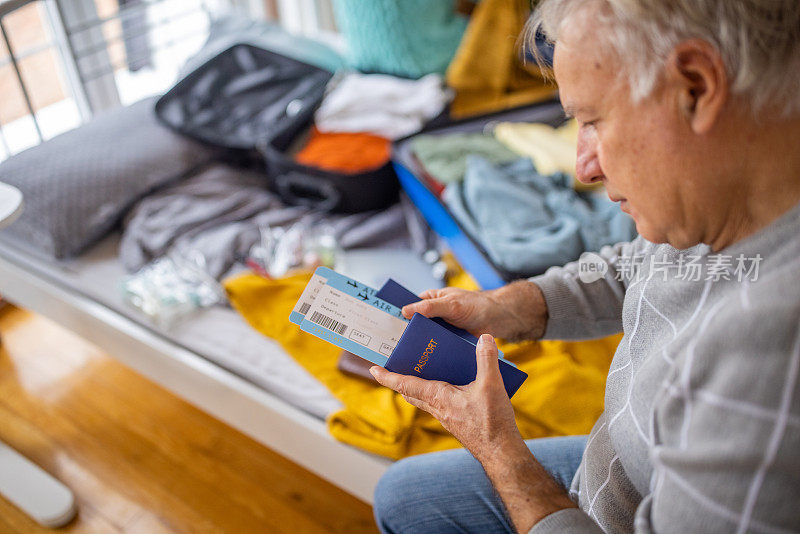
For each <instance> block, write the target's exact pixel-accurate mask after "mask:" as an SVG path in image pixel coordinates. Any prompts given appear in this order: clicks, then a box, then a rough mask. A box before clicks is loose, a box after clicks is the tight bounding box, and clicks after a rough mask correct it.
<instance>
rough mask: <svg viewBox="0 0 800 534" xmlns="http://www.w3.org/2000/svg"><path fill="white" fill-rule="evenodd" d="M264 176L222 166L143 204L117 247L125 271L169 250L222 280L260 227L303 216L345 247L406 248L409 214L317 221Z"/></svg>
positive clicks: (404, 210) (392, 211)
mask: <svg viewBox="0 0 800 534" xmlns="http://www.w3.org/2000/svg"><path fill="white" fill-rule="evenodd" d="M265 183H266V182H265V179H264V177H263V176H261V175H259V174H256V173H253V172H248V171H242V170H240V169H237V168H234V167H230V166H227V165H224V164H214V165H211V166H209V167H207V168H206V169H204V170H203V171H202V172H200V173H198V174H197V175H195V176H193V177H191V178H189V179H187V180H184V181H182V182H181V183H179V184H176V185H174V186H171V187H168V188H166V189H164V190H162V191H159V192H157V193H155V194H152V195H150V196H148V197H146V198H145V199H143V200H141V201H140V202H139V203H138V204H137V205H136V206H135V207H134V208H133V209H132V210H131V211H130V212H129V214H128V216H127V217H126V219H125V222H124V232H123V236H122V241H121V243H120V259H121V260H122V263H123V265H124V266H125V268H126V269H127V270H129V271H131V272H133V271H136V270H138V269H140V268H141V267H143V266H144V265H145V264H147V263H148V262H149V261H151V260H153V259H155V258H157V257H159V256H163V255H164V254H166V253H167V252H169V251H176V252H178V253H180V254H188V253H192V254H196V253H198V252H199V253H201V254H202V256H203V257H204V259H205V264H206V268H207V271H208V273H209V274H211V275H212V276H214V277H215V278H221V277H223V276H224V275H225V274H226V273H228V272H229V271H230V270H231V268H232V267H233V266H234V265H235V264H236V260H237V258H238V257H240V256H241V255H244V254H246V253H247V252H248V251H249V250H250V248H251V247H252V246H253V245H254V244H255V243H257V242H258V241H259V239H260V233H259V228H260V227H265V226H269V227H279V226H286V225H289V224H292V223H294V222H296V221H298V220H300V219H301V218H302V217H304V216H312V217H317V218H319V219H322V218H324V219H325V220H326V221H327V222H329V223H330V224H332V225H333V227H334V230H335V235H336V237H337V239H338V242H339V244H340V245H341V246H342V247H344V248H356V247H387V246H388V247H392V246H397V247H408V246H411V247H412V248H414V249H417V248H419V247H418V245H417V244H416V243H411V242H410V241H411V240H410V238H409V227H408V224H407V215H408V211H409V210H408V207H407V206H404V205H402V204H397V205H395V206H393V207H391V208H389V209H386V210H383V211H380V212H367V213H359V214H355V215H337V216H332V215H325V216H324V215H322V214H316V215H315V214H312V213H311V210H310V209H309V208H305V207H297V206H286V205H284V204H283V203H282V202H281V201H280V200H279V199H278V197H277V196H276V195H274V194H273V193H272V192H270V191H268V190H267V189H266V187H265Z"/></svg>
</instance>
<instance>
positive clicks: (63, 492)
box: [0, 182, 77, 528]
mask: <svg viewBox="0 0 800 534" xmlns="http://www.w3.org/2000/svg"><path fill="white" fill-rule="evenodd" d="M22 209H23V202H22V193H21V192H20V191H19V189H17V188H16V187H12V186H10V185H8V184H4V183H2V182H0V228H3V227H5V226H8V225H9V224H11V223H12V222H14V220H15V219H16V218H17V217H19V215H20V214H21V213H22ZM0 495H2V496H3V497H5V498H6V499H7V500H8V501H9V502H11V503H12V504H14V505H15V506H17V507H18V508H19V509H20V510H22V511H23V512H25V513H26V514H28V515H29V516H30V517H31V518H33V519H34V520H35V521H36V522H37V523H39V524H41V525H44V526H45V527H52V528H55V527H60V526H62V525H65V524H67V523H69V521H71V520H72V518H73V517H75V513H76V511H77V507H76V506H75V496H74V495H73V494H72V492H71V491H70V490H69V488H67V487H66V486H65V485H64V484H62V483H61V482H59V481H58V480H56V479H55V478H53V477H52V476H50V475H49V474H48V473H47V472H45V471H44V470H43V469H42V468H41V467H39V466H38V465H36V464H34V463H33V462H31V461H30V460H28V459H27V458H25V457H24V456H22V455H21V454H20V453H18V452H17V451H15V450H14V449H12V448H11V447H9V446H8V445H6V444H5V443H3V442H2V441H0Z"/></svg>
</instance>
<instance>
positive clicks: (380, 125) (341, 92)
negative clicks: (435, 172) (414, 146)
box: [314, 73, 451, 140]
mask: <svg viewBox="0 0 800 534" xmlns="http://www.w3.org/2000/svg"><path fill="white" fill-rule="evenodd" d="M331 83H332V84H334V85H332V89H331V90H330V92H329V93H328V94H326V95H325V98H324V99H323V100H322V104H321V105H320V107H319V109H317V112H316V113H315V115H314V122H315V125H316V127H317V128H318V129H319V131H320V132H325V133H327V132H365V133H371V134H374V135H378V136H381V137H385V138H387V139H392V140H394V139H399V138H401V137H405V136H407V135H411V134H413V133H415V132H418V131H419V130H420V129H422V127H423V126H424V125H425V123H426V122H428V121H429V120H431V119H432V118H434V117H436V116H437V115H438V114H439V113H441V112H442V110H443V109H444V107H445V106H446V105H447V103H448V102H449V100H450V98H451V95H450V92H449V91H448V90H446V89H445V88H444V86H443V82H442V77H441V76H439V75H437V74H430V75H428V76H425V77H424V78H421V79H419V80H404V79H402V78H397V77H394V76H388V75H384V74H359V73H349V74H345V75H344V76H343V77H342V78H341V79H339V80H338V81H337V80H334V81H332V82H331Z"/></svg>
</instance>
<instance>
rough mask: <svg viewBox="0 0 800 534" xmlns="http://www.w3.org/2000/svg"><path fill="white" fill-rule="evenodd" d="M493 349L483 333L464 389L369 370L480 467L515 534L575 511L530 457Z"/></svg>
mask: <svg viewBox="0 0 800 534" xmlns="http://www.w3.org/2000/svg"><path fill="white" fill-rule="evenodd" d="M497 354H498V353H497V346H496V345H495V343H494V340H493V339H492V336H490V335H488V334H483V335H481V336H480V339H479V340H478V348H477V350H476V357H477V376H476V377H475V380H474V381H473V382H471V383H469V384H467V385H466V386H453V385H451V384H448V383H446V382H438V381H434V380H424V379H422V378H419V377H416V376H407V375H400V374H397V373H392V372H390V371H388V370H386V369H384V368H383V367H379V366H377V365H376V366H373V367H372V368H370V372H371V373H372V376H374V377H375V379H376V380H377V381H378V382H379V383H381V384H383V385H384V386H387V387H389V388H391V389H393V390H395V391H397V392H398V393H400V394H402V395H403V398H405V399H406V400H407V401H408V402H409V403H411V404H413V405H414V406H416V407H418V408H421V409H423V410H425V411H426V412H428V413H430V414H431V415H433V416H434V417H435V418H436V419H438V420H439V422H441V423H442V426H444V427H445V428H446V429H447V430H448V431H449V432H450V433H451V434H453V436H455V437H456V439H458V440H459V441H460V442H461V443H462V444H463V445H464V447H466V448H467V450H469V451H470V452H471V453H472V455H473V456H474V457H475V458H476V459H477V460H478V461H479V462H480V463H481V464H482V465H483V469H484V470H485V471H486V475H487V476H488V477H489V480H491V482H492V485H493V486H494V487H495V489H496V490H497V492H498V494H499V495H500V498H501V499H502V500H503V503H504V504H505V506H506V510H507V511H508V514H509V517H510V519H511V522H512V524H513V525H514V528H515V529H516V531H517V532H527V531H528V530H530V528H531V527H532V526H533V525H535V524H536V523H537V522H539V521H540V520H542V519H543V518H544V517H546V516H548V515H550V514H551V513H553V512H556V511H558V510H562V509H564V508H574V507H575V503H573V502H572V501H571V500H570V499H569V496H567V494H566V493H565V492H564V490H563V489H562V488H561V487H560V486H559V485H558V483H557V482H556V481H555V480H553V478H552V477H551V476H550V475H549V474H548V473H547V471H545V470H544V468H543V467H542V466H541V465H540V464H539V462H537V461H536V458H534V457H533V455H532V454H531V452H530V450H529V449H528V447H527V445H525V442H524V441H523V439H522V436H521V435H520V433H519V430H518V429H517V425H516V422H515V421H514V410H513V408H512V407H511V401H510V400H509V398H508V395H507V394H506V390H505V388H504V387H503V378H502V377H501V375H500V364H499V362H498V358H497Z"/></svg>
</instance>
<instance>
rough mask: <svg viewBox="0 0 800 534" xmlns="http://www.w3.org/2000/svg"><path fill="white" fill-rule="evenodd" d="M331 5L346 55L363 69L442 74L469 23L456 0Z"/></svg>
mask: <svg viewBox="0 0 800 534" xmlns="http://www.w3.org/2000/svg"><path fill="white" fill-rule="evenodd" d="M333 5H334V13H335V16H336V24H337V26H338V27H339V31H340V32H341V33H342V35H344V37H345V39H346V40H347V45H348V53H349V58H348V59H349V61H350V63H351V65H352V66H353V67H354V68H356V69H358V70H361V71H365V72H382V73H387V74H395V75H398V76H406V77H409V78H419V77H421V76H424V75H425V74H430V73H433V72H438V73H440V74H443V73H444V71H445V69H446V68H447V65H448V64H449V63H450V60H451V59H452V58H453V54H455V51H456V49H457V48H458V45H459V43H460V42H461V36H462V34H463V33H464V29H465V28H466V27H467V18H466V17H464V16H463V15H460V14H458V13H456V11H455V0H334V4H333Z"/></svg>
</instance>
